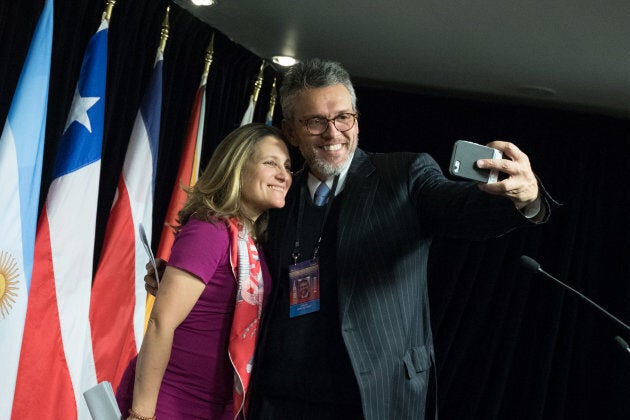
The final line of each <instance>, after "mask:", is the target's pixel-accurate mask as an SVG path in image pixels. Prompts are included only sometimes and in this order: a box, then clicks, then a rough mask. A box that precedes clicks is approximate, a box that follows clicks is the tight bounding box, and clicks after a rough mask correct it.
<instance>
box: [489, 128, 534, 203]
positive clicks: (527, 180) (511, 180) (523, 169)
mask: <svg viewBox="0 0 630 420" xmlns="http://www.w3.org/2000/svg"><path fill="white" fill-rule="evenodd" d="M486 146H488V147H492V148H493V149H497V150H499V151H501V152H502V153H503V159H479V160H478V161H477V166H478V167H479V168H482V169H489V170H497V171H499V172H501V173H502V174H504V176H505V179H503V180H501V181H498V182H496V183H492V184H479V185H478V186H479V189H481V190H482V191H485V192H487V193H488V194H495V195H502V196H505V197H508V198H509V199H510V200H512V202H514V205H515V206H516V208H517V209H519V210H520V209H522V208H523V207H525V206H527V205H528V204H531V203H533V202H534V201H536V199H537V198H538V192H539V191H538V180H537V179H536V176H535V175H534V171H533V170H532V167H531V165H530V163H529V158H528V157H527V155H526V154H525V153H523V152H522V151H521V150H520V149H519V148H518V147H516V145H514V144H513V143H510V142H506V141H499V140H497V141H493V142H490V143H488V144H487V145H486ZM506 158H507V159H506Z"/></svg>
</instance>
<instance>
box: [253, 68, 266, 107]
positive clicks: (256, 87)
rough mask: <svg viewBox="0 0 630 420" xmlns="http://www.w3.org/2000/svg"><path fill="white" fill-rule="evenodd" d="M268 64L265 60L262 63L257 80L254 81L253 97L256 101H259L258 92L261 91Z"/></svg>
mask: <svg viewBox="0 0 630 420" xmlns="http://www.w3.org/2000/svg"><path fill="white" fill-rule="evenodd" d="M266 66H267V62H266V61H265V60H263V62H262V64H261V65H260V71H259V72H258V77H256V81H255V82H254V92H253V93H252V98H253V101H254V103H256V102H258V94H259V93H260V89H261V88H262V83H263V71H264V70H265V67H266Z"/></svg>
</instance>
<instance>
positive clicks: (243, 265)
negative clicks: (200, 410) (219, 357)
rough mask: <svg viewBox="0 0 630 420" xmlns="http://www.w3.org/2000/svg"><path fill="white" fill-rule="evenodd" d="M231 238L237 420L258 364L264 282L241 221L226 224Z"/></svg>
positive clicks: (232, 347) (231, 348) (230, 351)
mask: <svg viewBox="0 0 630 420" xmlns="http://www.w3.org/2000/svg"><path fill="white" fill-rule="evenodd" d="M226 224H227V227H228V231H229V234H230V264H231V265H232V270H233V271H234V277H235V278H236V280H237V286H238V288H237V291H236V305H235V307H234V320H233V321H232V329H231V331H230V343H229V345H228V354H229V356H230V361H231V362H232V366H233V367H234V418H236V417H237V416H238V415H239V413H240V412H241V411H243V413H245V410H246V406H247V402H246V401H245V397H246V395H247V388H248V386H249V378H250V374H251V372H252V366H253V362H254V348H255V346H256V337H257V336H258V325H259V323H260V316H261V314H262V304H263V294H264V293H263V292H264V286H263V278H262V271H261V269H260V258H259V256H258V250H257V249H256V245H255V244H254V241H253V239H252V237H251V236H250V235H249V233H248V232H247V229H246V228H239V222H238V220H237V219H235V218H232V219H228V220H226Z"/></svg>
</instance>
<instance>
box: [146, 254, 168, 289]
mask: <svg viewBox="0 0 630 420" xmlns="http://www.w3.org/2000/svg"><path fill="white" fill-rule="evenodd" d="M155 265H156V266H157V271H158V276H159V278H162V276H163V275H164V270H165V269H166V261H164V260H163V259H161V258H156V259H155ZM144 268H146V269H147V274H146V275H145V276H144V289H145V290H146V291H147V292H148V293H149V294H151V295H153V296H155V294H156V293H157V290H158V282H157V278H156V277H155V270H153V265H152V264H151V261H149V262H148V263H147V265H145V266H144Z"/></svg>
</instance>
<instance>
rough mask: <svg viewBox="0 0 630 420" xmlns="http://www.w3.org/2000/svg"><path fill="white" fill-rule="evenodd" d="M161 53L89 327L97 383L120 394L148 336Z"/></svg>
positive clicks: (120, 190) (122, 181)
mask: <svg viewBox="0 0 630 420" xmlns="http://www.w3.org/2000/svg"><path fill="white" fill-rule="evenodd" d="M163 62H164V60H163V55H162V50H161V49H158V53H157V56H156V59H155V65H154V68H153V75H152V78H151V81H150V83H149V87H148V91H147V93H146V94H145V96H144V99H143V101H142V104H141V106H140V110H139V111H138V114H137V116H136V120H135V122H134V126H133V130H132V132H131V138H130V140H129V145H128V146H127V153H126V155H125V162H124V164H123V169H122V174H121V175H120V178H119V180H118V187H117V190H116V196H115V198H114V204H113V206H112V209H111V212H110V215H109V220H108V222H107V227H106V229H105V239H104V242H103V248H102V250H101V258H100V262H99V265H98V268H97V270H96V275H95V277H94V282H93V284H92V296H91V302H90V324H91V327H92V328H91V331H92V348H93V352H94V363H95V365H96V376H97V379H98V382H102V381H109V382H111V383H112V386H113V388H114V389H116V388H118V384H119V383H120V378H121V377H122V374H123V372H124V370H125V368H126V367H127V364H128V363H129V361H130V360H131V359H132V358H133V357H134V356H135V355H136V354H137V353H138V349H139V347H140V344H141V343H142V337H143V335H144V316H145V306H146V291H145V290H144V274H145V272H146V270H145V264H146V261H147V254H146V252H145V251H144V249H143V246H142V241H141V239H140V235H139V226H140V225H142V226H143V227H145V231H146V235H147V240H148V242H149V244H150V243H151V230H152V229H151V226H152V225H153V216H152V214H153V190H154V184H155V171H156V166H157V152H158V145H159V137H160V116H161V107H162V65H163Z"/></svg>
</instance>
